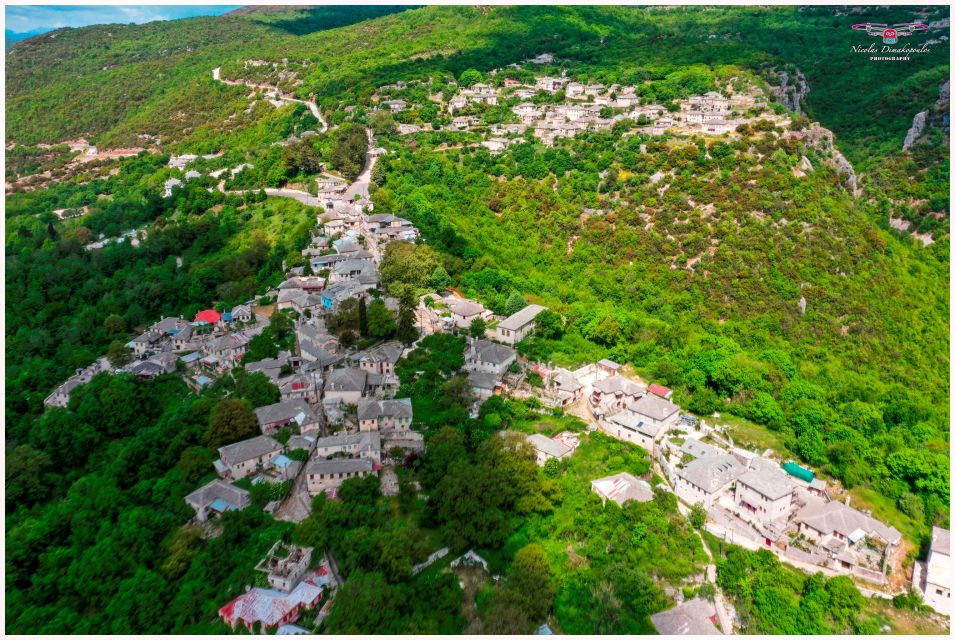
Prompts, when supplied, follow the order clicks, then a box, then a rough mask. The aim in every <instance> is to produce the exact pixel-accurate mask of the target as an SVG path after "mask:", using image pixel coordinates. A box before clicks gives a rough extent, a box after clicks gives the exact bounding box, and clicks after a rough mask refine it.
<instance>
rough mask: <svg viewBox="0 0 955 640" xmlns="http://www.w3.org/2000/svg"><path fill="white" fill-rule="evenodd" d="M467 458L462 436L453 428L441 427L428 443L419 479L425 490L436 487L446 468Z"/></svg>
mask: <svg viewBox="0 0 955 640" xmlns="http://www.w3.org/2000/svg"><path fill="white" fill-rule="evenodd" d="M465 458H467V448H466V447H465V443H464V435H462V434H461V432H460V431H458V430H457V429H455V428H453V427H443V428H442V429H441V430H440V431H438V432H437V433H436V434H435V435H434V437H433V438H431V440H430V442H429V443H428V449H427V452H426V453H425V455H424V459H423V463H422V466H421V471H420V472H419V477H420V479H421V484H422V486H424V487H425V488H426V489H432V488H434V487H436V486H437V485H438V482H440V480H441V478H443V477H444V476H445V475H446V474H447V472H448V468H449V467H450V466H451V465H452V464H453V463H454V462H456V461H458V460H463V459H465Z"/></svg>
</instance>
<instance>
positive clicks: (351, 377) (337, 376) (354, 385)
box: [325, 367, 368, 393]
mask: <svg viewBox="0 0 955 640" xmlns="http://www.w3.org/2000/svg"><path fill="white" fill-rule="evenodd" d="M367 379H368V373H367V372H366V371H362V370H361V369H356V368H354V367H346V368H343V369H334V370H332V371H331V372H330V373H329V374H328V380H327V381H326V383H325V391H326V393H327V392H329V391H364V390H365V383H366V381H367Z"/></svg>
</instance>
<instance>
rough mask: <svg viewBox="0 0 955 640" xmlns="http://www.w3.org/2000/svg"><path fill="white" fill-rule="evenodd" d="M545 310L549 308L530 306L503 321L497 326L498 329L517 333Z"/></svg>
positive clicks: (536, 305)
mask: <svg viewBox="0 0 955 640" xmlns="http://www.w3.org/2000/svg"><path fill="white" fill-rule="evenodd" d="M545 309H547V307H542V306H541V305H539V304H529V305H527V306H526V307H524V308H523V309H521V310H520V311H518V312H517V313H515V314H514V315H512V316H510V317H509V318H505V319H504V320H502V321H501V323H500V324H499V325H497V328H498V329H508V330H510V331H517V330H518V329H520V328H521V327H523V326H525V325H526V324H528V323H529V322H531V321H532V320H533V319H534V318H536V317H537V314H538V313H540V312H541V311H544V310H545Z"/></svg>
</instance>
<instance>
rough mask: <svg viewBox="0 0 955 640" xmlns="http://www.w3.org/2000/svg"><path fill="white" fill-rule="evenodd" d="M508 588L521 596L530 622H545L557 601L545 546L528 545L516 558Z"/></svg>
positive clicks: (508, 578)
mask: <svg viewBox="0 0 955 640" xmlns="http://www.w3.org/2000/svg"><path fill="white" fill-rule="evenodd" d="M506 589H507V590H508V591H511V592H513V593H514V594H515V595H516V596H517V597H518V599H519V601H520V603H521V606H522V609H523V610H524V612H525V613H526V615H527V618H528V619H529V620H530V621H531V622H534V623H537V622H539V621H541V620H543V619H544V617H545V616H546V615H547V612H548V611H549V610H550V607H551V604H552V602H553V600H554V587H553V586H552V585H551V582H550V565H549V563H548V561H547V554H546V553H545V552H544V549H543V547H541V546H540V545H538V544H529V545H527V546H526V547H523V548H522V549H521V550H520V551H518V552H517V553H516V554H515V555H514V563H513V564H512V565H511V568H510V571H509V572H508V575H507V587H506Z"/></svg>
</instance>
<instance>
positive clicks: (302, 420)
mask: <svg viewBox="0 0 955 640" xmlns="http://www.w3.org/2000/svg"><path fill="white" fill-rule="evenodd" d="M255 419H256V420H258V421H259V426H260V427H261V426H264V425H267V424H271V423H273V422H279V421H281V420H289V419H292V420H295V421H296V422H298V424H299V426H301V425H303V424H310V423H312V422H315V421H316V420H317V418H316V417H315V414H314V413H312V409H311V407H309V406H308V403H307V402H305V400H302V399H301V398H294V399H292V400H285V401H283V402H276V403H275V404H270V405H266V406H264V407H259V408H258V409H256V410H255Z"/></svg>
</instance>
